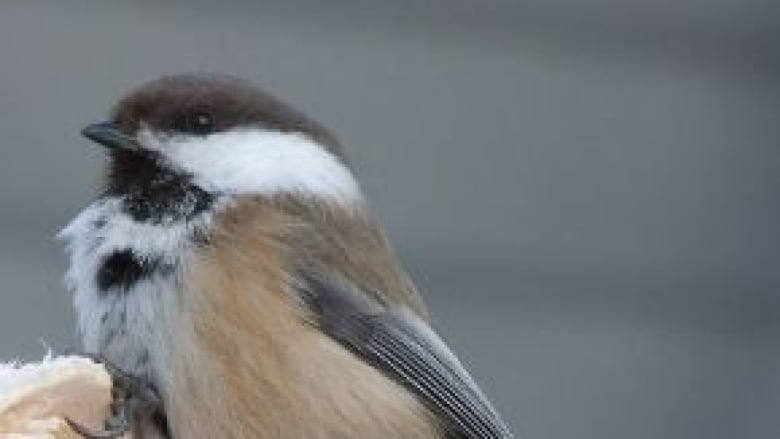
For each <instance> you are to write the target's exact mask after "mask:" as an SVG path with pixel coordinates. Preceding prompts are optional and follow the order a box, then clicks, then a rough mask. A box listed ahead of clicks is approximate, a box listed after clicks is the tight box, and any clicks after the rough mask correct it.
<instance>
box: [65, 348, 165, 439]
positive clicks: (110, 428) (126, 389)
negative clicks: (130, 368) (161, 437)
mask: <svg viewBox="0 0 780 439" xmlns="http://www.w3.org/2000/svg"><path fill="white" fill-rule="evenodd" d="M78 355H81V356H84V357H87V358H90V359H91V360H92V361H94V362H96V363H100V364H102V365H103V366H104V367H105V368H106V370H107V371H108V374H109V375H111V378H112V388H111V406H110V410H111V415H110V416H109V417H108V418H107V419H106V420H105V422H104V426H103V430H102V431H91V429H89V428H87V427H86V426H84V425H81V424H79V423H78V422H75V421H73V420H72V419H68V418H65V421H66V422H67V423H68V425H69V426H70V428H72V429H73V431H75V432H76V433H78V434H80V435H81V436H83V437H84V438H86V439H113V438H119V437H122V436H124V435H125V433H128V432H129V431H130V429H131V425H130V417H131V416H132V403H133V400H136V401H142V402H144V403H146V404H149V405H150V406H153V407H161V406H162V400H161V398H160V395H159V393H158V392H157V390H156V389H155V388H154V387H153V386H151V385H150V384H149V383H147V382H146V381H144V380H143V379H142V378H139V377H137V376H135V375H132V374H130V373H128V372H126V371H124V370H122V369H121V368H119V367H117V366H116V365H115V364H113V363H111V362H110V361H108V360H107V359H106V358H105V357H103V356H101V355H98V354H89V353H87V354H84V353H79V354H78Z"/></svg>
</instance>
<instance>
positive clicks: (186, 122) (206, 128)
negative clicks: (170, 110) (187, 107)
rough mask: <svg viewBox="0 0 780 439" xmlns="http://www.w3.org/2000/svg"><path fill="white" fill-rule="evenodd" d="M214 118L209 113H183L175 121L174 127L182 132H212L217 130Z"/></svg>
mask: <svg viewBox="0 0 780 439" xmlns="http://www.w3.org/2000/svg"><path fill="white" fill-rule="evenodd" d="M214 125H215V124H214V118H212V117H211V115H209V114H207V113H201V112H199V113H191V114H186V115H182V116H181V117H179V118H178V119H177V120H176V121H175V123H174V127H173V128H174V129H175V130H176V131H179V132H182V133H190V134H196V135H201V136H202V135H206V134H211V133H213V132H214V130H215V126H214Z"/></svg>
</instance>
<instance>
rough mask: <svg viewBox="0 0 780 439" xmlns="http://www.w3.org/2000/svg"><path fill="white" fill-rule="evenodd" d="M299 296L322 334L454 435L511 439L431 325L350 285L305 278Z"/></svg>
mask: <svg viewBox="0 0 780 439" xmlns="http://www.w3.org/2000/svg"><path fill="white" fill-rule="evenodd" d="M299 294H300V297H301V298H302V299H303V301H304V302H305V304H306V305H307V307H308V308H309V309H310V310H311V312H312V313H313V315H314V318H315V319H316V323H317V324H318V326H319V327H320V328H321V330H322V331H323V332H325V333H326V334H328V335H329V336H330V337H332V338H333V339H334V340H336V341H337V342H339V343H340V344H341V345H342V346H344V347H346V348H347V349H349V350H350V351H352V352H353V353H355V354H356V355H358V356H359V357H361V358H363V359H364V360H365V361H367V362H368V363H370V364H371V365H373V366H374V367H375V368H377V369H379V370H381V371H382V372H384V373H386V374H387V375H388V376H390V377H392V378H393V379H394V380H396V381H397V382H399V383H400V384H402V385H403V386H404V387H406V388H407V389H408V390H410V391H412V392H414V393H415V394H416V395H417V396H418V397H419V398H420V399H421V400H422V401H423V402H424V403H425V404H426V406H428V407H429V408H430V409H431V410H432V411H433V412H434V413H435V414H436V415H437V416H438V417H439V418H440V419H441V421H442V423H443V425H444V426H445V427H446V428H447V431H448V433H449V436H448V437H451V438H478V439H488V438H512V437H513V436H512V433H511V432H510V431H509V428H508V427H507V425H506V424H505V423H504V422H503V421H502V420H501V418H500V416H499V415H498V413H497V412H496V411H495V409H493V407H492V406H491V404H490V402H488V400H487V398H485V396H484V395H483V394H482V392H481V391H480V389H479V387H477V385H476V384H475V383H474V381H473V380H472V378H471V376H469V374H468V372H466V370H465V369H464V368H463V366H462V365H461V364H460V362H459V361H458V360H457V358H455V356H454V355H453V354H452V352H451V351H450V350H449V348H448V347H447V346H446V345H445V344H444V342H443V341H442V340H441V338H439V336H438V335H436V334H435V333H434V332H433V330H431V329H430V328H429V327H428V325H427V324H426V323H425V322H423V321H422V320H421V319H420V318H418V317H417V316H415V315H414V314H413V313H412V312H410V311H408V310H407V309H406V308H403V307H389V308H386V307H382V306H379V305H378V304H377V303H375V302H372V301H371V300H370V299H367V297H368V295H367V294H360V292H359V291H356V290H355V288H354V287H353V286H351V285H349V284H344V283H340V282H328V281H323V280H321V279H318V278H313V277H304V278H303V282H302V284H301V286H300V289H299Z"/></svg>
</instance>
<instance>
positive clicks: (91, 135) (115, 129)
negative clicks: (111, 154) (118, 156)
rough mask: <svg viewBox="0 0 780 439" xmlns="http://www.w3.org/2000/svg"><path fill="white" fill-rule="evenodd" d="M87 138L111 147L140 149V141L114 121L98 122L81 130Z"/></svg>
mask: <svg viewBox="0 0 780 439" xmlns="http://www.w3.org/2000/svg"><path fill="white" fill-rule="evenodd" d="M81 134H82V135H83V136H84V137H86V138H87V139H89V140H91V141H93V142H95V143H98V144H100V145H103V146H105V147H106V148H111V149H138V142H137V141H136V140H135V138H134V137H132V136H128V135H127V134H125V133H123V132H122V131H121V130H120V129H119V125H117V124H116V123H114V122H110V121H107V122H98V123H93V124H91V125H87V126H86V127H84V129H83V130H81Z"/></svg>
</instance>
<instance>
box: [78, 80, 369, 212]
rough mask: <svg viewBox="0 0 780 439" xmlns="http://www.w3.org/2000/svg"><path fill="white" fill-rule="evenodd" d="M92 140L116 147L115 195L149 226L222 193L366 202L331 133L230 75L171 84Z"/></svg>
mask: <svg viewBox="0 0 780 439" xmlns="http://www.w3.org/2000/svg"><path fill="white" fill-rule="evenodd" d="M83 134H84V135H85V136H86V137H87V138H89V139H91V140H93V141H94V142H96V143H98V144H100V145H103V146H105V147H107V148H108V150H109V154H110V165H109V173H108V181H107V189H106V191H107V194H108V195H110V196H117V197H123V198H125V199H126V200H127V203H128V205H129V210H130V213H131V214H133V215H134V216H136V217H141V219H144V218H148V217H161V216H164V215H170V214H177V213H178V214H182V213H183V214H191V213H193V212H194V211H197V210H198V209H203V208H205V207H204V206H205V205H207V204H208V202H209V200H211V199H213V198H215V197H216V196H221V195H228V196H231V195H269V196H274V195H279V194H281V195H302V196H307V197H314V198H322V199H325V200H327V201H331V202H336V203H341V204H346V205H353V204H358V203H360V202H361V200H362V196H361V194H360V189H359V188H358V185H357V183H356V181H355V179H354V177H353V175H352V172H351V170H350V168H349V166H348V165H347V164H346V162H345V159H344V157H343V155H342V152H341V147H340V146H339V144H338V142H337V140H336V139H335V138H334V137H333V136H332V135H331V134H330V133H329V132H328V131H327V130H326V129H325V128H323V127H322V126H321V125H320V124H318V123H317V122H315V121H313V120H312V119H310V118H308V117H307V116H305V115H303V114H301V113H300V112H298V111H296V110H295V109H293V108H292V107H290V106H289V105H287V104H285V103H282V102H280V101H279V100H277V99H276V98H274V97H272V96H270V95H268V94H266V93H264V92H263V91H261V90H259V89H257V88H255V87H253V86H252V85H250V84H248V83H247V82H245V81H242V80H239V79H237V78H233V77H229V76H220V75H176V76H167V77H163V78H161V79H158V80H156V81H153V82H151V83H148V84H146V85H144V86H142V87H140V88H139V89H137V90H135V91H133V92H132V93H130V94H129V95H127V96H126V97H124V98H123V99H121V100H120V101H119V103H118V104H117V105H116V107H115V109H114V111H113V114H112V117H111V119H110V120H108V121H105V122H99V123H95V124H92V125H89V126H87V127H86V128H84V130H83Z"/></svg>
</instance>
